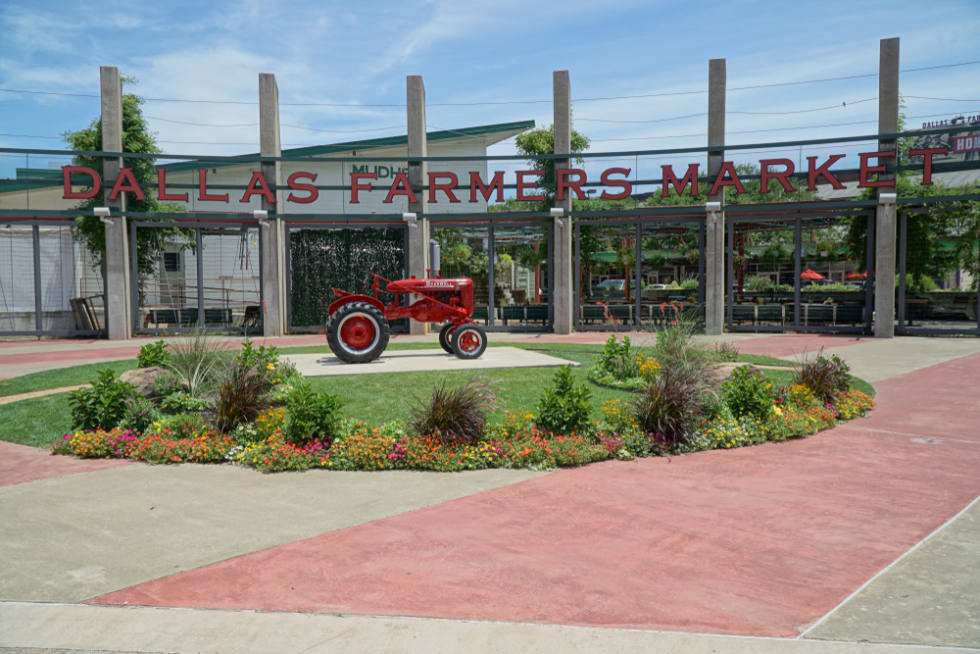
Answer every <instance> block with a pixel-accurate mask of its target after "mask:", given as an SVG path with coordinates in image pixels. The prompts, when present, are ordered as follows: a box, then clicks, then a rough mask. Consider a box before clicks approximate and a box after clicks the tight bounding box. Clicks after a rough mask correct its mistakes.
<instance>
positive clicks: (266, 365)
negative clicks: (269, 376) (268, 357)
mask: <svg viewBox="0 0 980 654" xmlns="http://www.w3.org/2000/svg"><path fill="white" fill-rule="evenodd" d="M265 367H266V368H267V369H268V370H275V369H276V364H274V363H272V362H271V361H270V362H269V363H267V364H265Z"/></svg>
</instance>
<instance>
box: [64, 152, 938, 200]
mask: <svg viewBox="0 0 980 654" xmlns="http://www.w3.org/2000/svg"><path fill="white" fill-rule="evenodd" d="M948 152H949V148H946V147H941V148H921V149H914V150H909V155H910V156H911V157H922V182H921V184H922V185H923V186H931V185H932V163H933V157H934V156H936V155H940V156H941V155H945V154H948ZM858 156H859V157H860V160H861V164H860V168H859V173H858V187H860V188H870V187H893V186H894V185H895V180H893V179H891V180H873V179H871V176H872V175H874V174H877V173H884V172H885V166H884V165H881V164H879V163H878V161H877V160H878V159H888V158H894V157H895V151H894V150H891V151H885V152H862V153H860V154H859V155H858ZM844 157H845V155H843V154H832V155H829V156H828V157H827V158H826V160H824V161H823V162H821V163H818V161H817V159H818V157H807V170H806V175H807V185H806V189H807V190H808V191H813V190H816V187H817V183H818V181H820V180H823V181H824V182H826V183H828V184H830V185H831V186H832V187H833V188H835V189H842V188H844V184H843V183H842V182H841V181H840V179H838V178H837V176H836V175H835V174H834V172H833V171H831V170H830V167H831V166H832V165H834V164H835V163H836V162H838V161H840V160H841V159H843V158H844ZM759 170H760V189H759V190H760V191H761V192H762V193H764V194H765V193H768V192H769V189H770V188H774V184H778V185H779V186H781V187H782V188H783V189H784V190H786V191H787V192H793V191H795V190H797V189H795V188H794V187H793V184H792V182H791V180H790V176H791V175H793V174H794V173H795V172H796V166H795V164H794V163H793V162H792V161H791V160H789V159H761V160H759ZM62 171H63V173H64V194H63V195H62V197H63V198H65V199H78V200H83V199H88V198H93V197H95V196H96V195H98V193H99V192H100V191H101V190H102V179H101V177H100V175H99V173H98V172H97V171H96V170H94V169H92V168H88V167H86V166H64V167H63V168H62ZM385 172H386V173H387V174H385V175H380V174H379V171H378V170H377V169H375V171H374V172H366V168H363V169H361V170H355V172H352V173H351V174H350V186H349V189H348V190H349V191H350V204H358V203H359V202H360V197H361V195H362V194H366V193H373V192H385V193H386V195H385V198H384V200H383V202H384V203H385V204H391V203H392V202H393V201H394V200H395V199H396V198H401V197H404V198H406V199H407V200H408V201H409V202H417V201H418V195H417V194H416V192H415V191H413V190H412V187H411V185H410V184H409V181H408V174H407V172H405V170H404V169H391V168H386V169H385ZM630 172H631V169H630V168H607V169H605V170H603V171H602V173H601V174H600V175H599V183H600V184H602V186H604V187H606V189H605V190H603V192H602V194H601V195H600V196H599V197H600V198H602V199H603V200H623V199H625V198H628V197H629V196H630V195H632V193H633V185H632V183H630V181H629V179H628V177H629V174H630ZM661 172H662V180H661V186H662V195H663V197H667V196H668V195H669V194H670V189H671V188H673V189H674V190H675V191H676V192H677V193H678V194H679V195H680V194H683V193H684V190H685V189H689V192H690V195H691V196H692V197H698V196H699V195H700V192H701V189H700V188H699V187H698V173H699V164H696V163H692V164H690V165H688V167H687V171H685V173H684V175H683V176H682V177H680V178H678V176H677V174H676V173H675V172H674V168H673V167H672V166H669V165H665V166H661ZM79 175H87V176H88V177H89V178H90V179H91V183H90V184H88V189H87V190H78V191H76V190H74V189H73V188H72V186H73V181H72V179H73V176H75V177H74V179H75V182H74V185H75V186H79V185H80V184H78V176H79ZM542 175H544V171H543V170H518V171H516V172H515V173H514V176H515V180H514V182H515V186H516V189H517V193H516V199H517V201H518V202H540V201H542V200H544V199H545V196H544V195H543V194H542V193H541V192H540V189H539V188H538V182H539V181H540V178H541V176H542ZM381 177H390V178H391V182H390V184H387V185H386V186H379V187H378V188H375V185H374V182H377V181H379V179H380V178H381ZM555 177H556V179H555V195H556V197H557V199H558V200H564V199H565V198H566V196H568V195H571V194H574V195H575V197H577V198H578V199H580V200H585V199H586V198H587V197H588V196H587V195H586V194H585V192H584V191H583V190H582V187H583V186H585V185H586V184H588V183H589V177H588V175H587V173H586V172H585V171H584V170H582V169H580V168H564V169H559V170H556V171H555ZM197 178H198V194H197V200H199V201H202V202H224V203H229V202H231V199H230V195H229V194H228V193H212V192H211V191H209V190H208V170H207V169H206V168H201V169H199V170H198V171H197ZM316 179H317V173H310V172H303V171H297V172H294V173H292V174H291V175H289V178H288V179H287V180H286V190H287V191H288V194H287V195H286V202H292V203H295V204H310V203H312V202H315V201H316V200H317V198H318V197H319V195H320V191H319V189H317V188H316V186H314V184H315V183H316ZM593 180H594V178H593ZM504 183H505V182H504V172H503V171H496V172H494V173H493V177H492V178H491V179H490V180H489V181H485V180H484V179H483V178H482V177H481V176H480V173H478V172H470V173H469V179H468V180H466V181H465V183H464V184H462V185H461V184H460V179H459V175H457V174H456V173H451V172H430V173H429V175H428V187H429V188H428V192H429V193H428V202H429V203H430V204H438V203H440V202H448V203H450V204H458V203H461V202H469V203H477V202H479V200H477V194H479V195H480V196H482V198H483V201H484V202H489V201H490V198H491V196H494V195H495V196H496V201H497V202H503V201H504ZM725 187H732V188H734V189H735V192H736V193H738V194H742V193H745V187H744V185H743V184H742V180H741V179H739V175H738V172H737V171H736V170H735V164H734V163H733V162H731V161H725V162H723V163H722V165H721V169H720V170H719V171H718V174H717V175H716V176H715V178H714V180H713V181H712V184H711V187H710V189H709V190H708V192H707V193H708V195H714V194H715V193H717V192H718V191H719V190H721V189H723V188H725ZM610 188H613V189H619V190H617V191H615V192H610V190H609V189H610ZM120 193H132V194H133V196H134V197H135V198H137V199H140V200H145V199H146V194H145V193H144V192H143V189H142V188H140V185H139V183H138V182H137V181H136V177H135V176H134V175H133V171H132V169H130V168H122V169H121V170H120V172H119V176H118V177H117V178H116V180H115V181H114V182H113V185H112V189H111V190H110V191H109V197H108V199H109V200H110V201H113V200H116V199H117V198H118V197H119V194H120ZM253 196H259V197H263V198H265V199H266V200H267V201H268V202H270V203H273V204H274V203H275V202H276V196H275V193H273V191H272V187H271V186H270V185H269V183H268V181H267V180H266V179H265V176H264V175H263V174H262V172H261V171H254V172H252V178H251V179H250V180H249V182H248V184H247V185H246V187H245V192H244V193H243V194H242V196H241V198H239V199H238V200H237V201H238V202H240V203H248V202H249V201H250V200H251V199H252V197H253ZM157 197H158V198H159V199H160V200H161V201H177V202H187V201H188V200H189V194H188V193H171V192H170V191H168V190H167V169H166V168H157Z"/></svg>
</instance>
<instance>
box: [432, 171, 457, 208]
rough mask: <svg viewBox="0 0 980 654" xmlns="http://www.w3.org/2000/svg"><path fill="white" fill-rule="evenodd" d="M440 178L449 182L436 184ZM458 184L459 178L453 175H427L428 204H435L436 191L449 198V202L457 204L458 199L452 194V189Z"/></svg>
mask: <svg viewBox="0 0 980 654" xmlns="http://www.w3.org/2000/svg"><path fill="white" fill-rule="evenodd" d="M440 177H442V178H444V179H446V180H449V181H446V182H437V181H436V180H437V179H439V178H440ZM458 184H459V177H456V174H455V173H429V202H431V203H433V204H435V202H436V191H442V192H443V193H445V194H446V197H447V198H449V201H450V202H453V203H458V202H459V198H457V197H456V195H455V194H454V193H453V189H454V188H456V186H457V185H458Z"/></svg>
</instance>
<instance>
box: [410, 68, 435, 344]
mask: <svg viewBox="0 0 980 654" xmlns="http://www.w3.org/2000/svg"><path fill="white" fill-rule="evenodd" d="M405 94H406V106H407V108H406V111H407V119H408V156H410V157H425V156H428V152H429V149H428V143H427V140H426V132H425V85H424V84H423V83H422V76H421V75H409V76H408V77H407V78H406V80H405ZM428 171H429V166H428V163H427V162H425V161H420V162H415V163H409V164H408V182H409V184H410V185H411V187H412V190H413V191H414V192H415V197H416V198H417V201H416V202H409V203H408V210H409V212H411V213H416V214H419V215H420V216H421V215H423V214H424V213H425V210H426V192H425V190H423V188H422V187H423V186H424V185H425V184H426V180H427V179H428ZM428 267H429V221H428V220H427V219H425V218H421V217H420V218H419V219H418V222H416V223H415V224H411V223H410V224H409V226H408V272H409V274H410V275H414V276H415V277H419V278H422V277H425V276H426V272H427V269H428ZM427 327H428V325H427V323H424V322H416V321H415V320H409V333H411V334H425V333H426V329H427Z"/></svg>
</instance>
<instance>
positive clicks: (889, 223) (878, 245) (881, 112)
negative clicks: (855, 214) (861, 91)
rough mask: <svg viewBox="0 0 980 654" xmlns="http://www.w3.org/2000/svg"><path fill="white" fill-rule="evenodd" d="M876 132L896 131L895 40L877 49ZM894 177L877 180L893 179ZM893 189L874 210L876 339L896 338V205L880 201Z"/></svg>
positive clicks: (886, 147) (886, 146)
mask: <svg viewBox="0 0 980 654" xmlns="http://www.w3.org/2000/svg"><path fill="white" fill-rule="evenodd" d="M878 52H879V54H878V133H879V134H884V133H894V132H897V131H898V61H899V57H898V38H891V39H881V42H880V44H879V50H878ZM896 146H897V141H896V140H895V139H882V140H879V141H878V150H879V151H882V152H886V151H891V150H895V148H896ZM879 163H882V164H886V165H891V166H894V165H895V163H896V159H895V157H889V158H885V157H882V158H881V159H879ZM894 177H895V176H894V175H893V174H883V175H879V177H878V179H879V180H881V179H894ZM894 192H895V189H893V188H887V187H886V188H879V189H878V208H877V209H876V211H875V273H874V283H875V326H874V329H875V336H876V337H877V338H892V337H893V336H895V260H896V256H895V247H896V238H895V227H896V224H897V220H896V211H895V205H894V204H891V203H890V202H889V203H884V202H882V201H881V196H882V194H892V193H894Z"/></svg>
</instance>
